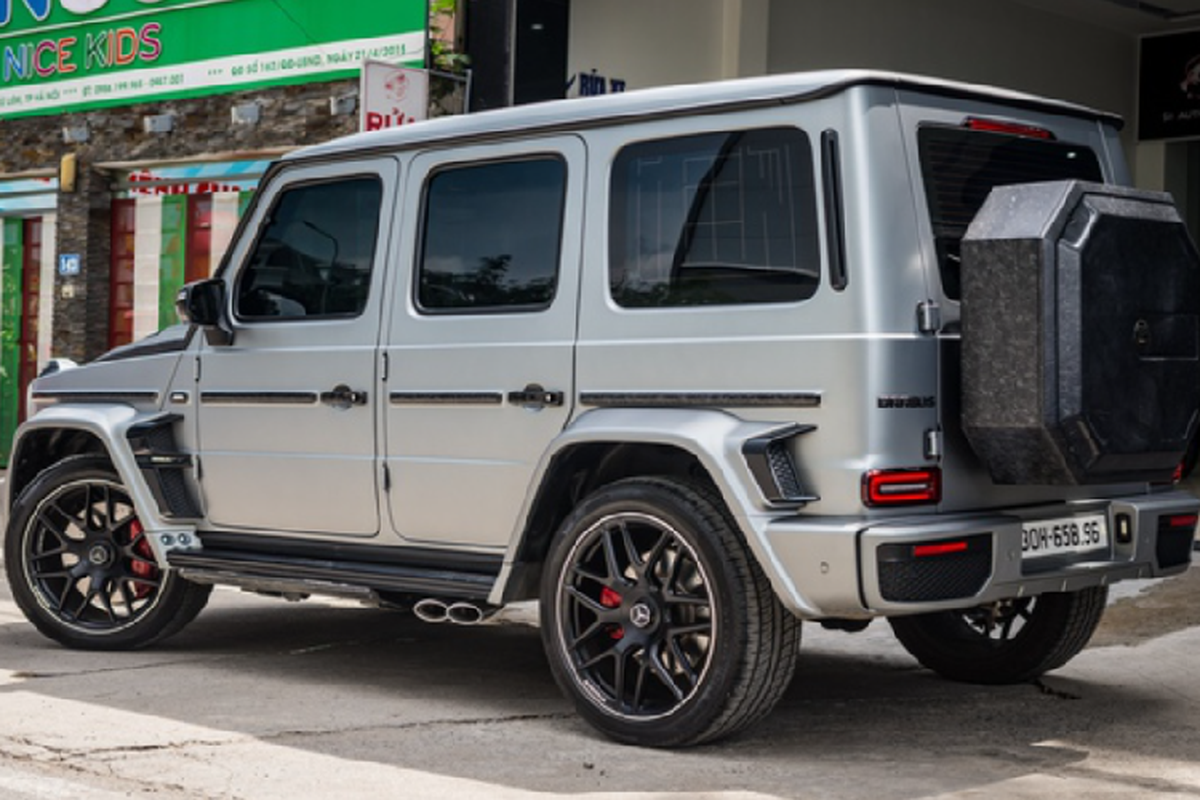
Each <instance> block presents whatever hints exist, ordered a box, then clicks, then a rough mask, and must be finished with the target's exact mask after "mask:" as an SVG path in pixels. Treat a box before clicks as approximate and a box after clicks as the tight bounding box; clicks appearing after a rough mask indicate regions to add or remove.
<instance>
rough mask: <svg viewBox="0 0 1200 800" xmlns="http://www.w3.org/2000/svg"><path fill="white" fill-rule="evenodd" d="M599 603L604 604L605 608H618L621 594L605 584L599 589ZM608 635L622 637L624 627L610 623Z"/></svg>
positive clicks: (616, 637)
mask: <svg viewBox="0 0 1200 800" xmlns="http://www.w3.org/2000/svg"><path fill="white" fill-rule="evenodd" d="M600 605H602V606H604V607H605V608H620V607H621V595H619V594H617V593H616V592H614V591H613V590H612V589H610V588H608V587H607V586H605V587H604V588H603V589H601V590H600ZM608 635H609V636H611V637H612V638H613V639H620V638H623V637H624V636H625V629H624V628H622V627H621V626H620V625H610V626H609V627H608Z"/></svg>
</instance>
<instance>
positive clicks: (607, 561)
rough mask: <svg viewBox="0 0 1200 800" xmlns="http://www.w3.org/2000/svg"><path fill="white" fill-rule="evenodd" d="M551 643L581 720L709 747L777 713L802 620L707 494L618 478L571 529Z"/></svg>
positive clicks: (557, 583) (561, 543)
mask: <svg viewBox="0 0 1200 800" xmlns="http://www.w3.org/2000/svg"><path fill="white" fill-rule="evenodd" d="M541 604H542V620H543V623H542V637H543V642H544V644H545V647H546V652H547V655H548V657H549V660H550V665H551V668H552V670H553V673H554V676H555V679H556V680H557V681H558V683H559V685H560V686H561V687H562V689H563V690H564V692H566V694H567V695H568V696H569V697H570V698H571V699H572V700H573V701H574V702H575V705H576V707H577V708H578V710H579V713H580V714H581V715H582V716H583V717H585V718H586V719H587V720H588V722H590V723H591V724H592V725H594V726H595V727H596V728H598V729H599V730H600V731H602V732H604V733H605V734H607V735H608V736H610V737H612V738H614V739H616V740H618V741H621V742H627V743H631V744H639V745H650V746H681V745H688V744H697V743H699V742H705V741H711V740H713V739H717V738H720V737H723V736H727V735H729V734H732V733H734V732H735V731H738V730H740V729H742V728H744V727H745V726H747V725H749V724H750V723H752V722H754V721H755V720H757V719H759V718H761V717H763V716H765V715H766V714H767V713H768V712H769V711H770V710H771V709H772V708H773V707H774V705H775V704H776V702H777V701H778V699H779V697H780V695H781V694H782V693H783V690H784V689H786V688H787V685H788V683H789V681H790V680H791V676H792V673H793V670H794V669H795V663H796V656H797V650H798V648H799V636H800V623H799V621H798V620H797V619H796V618H795V617H794V616H792V615H791V614H790V613H788V612H787V611H786V610H785V609H784V608H783V607H782V605H780V603H779V601H778V599H777V598H776V597H775V595H774V593H773V591H772V589H771V587H770V584H769V583H768V581H767V578H766V576H765V575H764V574H763V572H762V570H761V569H760V568H759V566H758V564H757V562H755V561H754V559H753V557H752V556H751V555H750V554H749V552H748V551H747V549H746V546H745V544H744V543H743V542H742V540H741V539H740V537H739V536H738V535H737V533H736V531H735V530H734V529H733V527H732V525H731V524H730V523H729V521H728V519H727V517H726V516H725V514H724V512H723V510H722V506H721V504H720V500H719V499H717V498H716V497H715V495H714V494H713V493H712V492H710V491H708V490H706V489H703V488H700V487H696V486H692V485H689V484H684V483H681V482H678V481H675V480H670V479H665V478H643V479H631V480H625V481H620V482H618V483H614V484H612V485H610V486H607V487H605V488H603V489H601V490H599V491H598V492H596V493H595V494H593V495H592V496H591V497H589V498H587V499H586V500H585V501H584V502H583V503H581V504H580V505H579V507H578V508H577V509H576V510H575V511H574V512H573V513H572V514H571V516H570V517H568V519H567V520H566V521H565V522H564V523H563V525H562V527H561V528H560V530H559V533H558V536H557V538H556V540H555V542H554V544H553V546H552V550H551V554H550V557H549V560H548V563H547V564H546V570H545V573H544V577H543V585H542V595H541Z"/></svg>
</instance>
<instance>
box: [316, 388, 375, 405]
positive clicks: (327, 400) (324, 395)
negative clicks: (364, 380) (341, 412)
mask: <svg viewBox="0 0 1200 800" xmlns="http://www.w3.org/2000/svg"><path fill="white" fill-rule="evenodd" d="M321 402H322V403H324V404H325V405H327V406H333V407H334V408H350V407H351V406H365V405H366V404H367V393H366V392H360V391H357V390H355V389H351V388H350V387H349V386H347V385H346V384H344V383H339V384H338V385H337V386H335V387H333V388H332V389H330V390H329V391H328V392H321Z"/></svg>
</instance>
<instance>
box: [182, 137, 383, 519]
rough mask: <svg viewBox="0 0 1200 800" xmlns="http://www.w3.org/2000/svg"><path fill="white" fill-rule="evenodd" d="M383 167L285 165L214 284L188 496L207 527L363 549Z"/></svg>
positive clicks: (374, 401)
mask: <svg viewBox="0 0 1200 800" xmlns="http://www.w3.org/2000/svg"><path fill="white" fill-rule="evenodd" d="M397 172H398V167H397V164H396V162H395V161H394V160H393V159H389V158H379V159H372V160H363V161H359V162H351V163H339V164H336V165H335V164H326V165H316V166H297V167H293V168H289V169H286V170H285V171H283V172H281V173H280V174H279V175H277V176H276V177H275V178H274V179H273V180H271V182H270V183H269V185H268V186H267V187H266V188H265V189H264V194H263V195H262V196H261V197H260V199H259V201H258V205H257V206H256V208H255V211H254V216H253V217H252V218H251V219H250V220H249V225H248V227H247V228H246V230H247V231H248V232H250V233H248V235H247V236H246V237H244V238H243V239H242V240H241V241H239V242H238V243H237V244H236V246H235V248H234V250H233V252H232V254H231V259H230V262H229V267H228V268H227V270H226V272H225V273H224V275H223V277H224V279H225V281H226V288H227V291H228V296H229V298H230V314H231V319H232V325H233V337H234V338H233V342H232V344H229V345H215V346H214V345H210V344H208V343H207V342H206V343H204V344H202V345H201V350H200V354H199V363H198V376H199V377H198V398H197V400H198V413H197V419H198V425H199V431H198V441H199V450H200V468H201V487H202V491H203V496H204V502H205V506H206V513H207V515H208V522H209V524H210V525H211V526H213V527H215V528H226V529H266V530H272V531H280V532H294V533H315V534H344V535H351V536H373V535H375V534H376V533H378V531H379V510H378V484H379V482H378V480H377V461H376V458H377V453H376V422H375V416H376V409H377V407H378V404H379V403H380V401H381V398H380V397H379V396H378V394H377V392H376V389H377V380H378V370H377V365H378V360H379V356H378V350H377V348H378V344H379V330H380V316H381V314H380V310H381V307H382V300H381V294H382V292H383V289H384V285H385V269H384V262H385V253H386V252H387V236H388V230H389V224H390V221H391V219H392V216H393V214H392V209H393V206H394V195H395V191H396V181H397Z"/></svg>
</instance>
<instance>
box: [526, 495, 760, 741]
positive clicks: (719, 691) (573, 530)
mask: <svg viewBox="0 0 1200 800" xmlns="http://www.w3.org/2000/svg"><path fill="white" fill-rule="evenodd" d="M711 510H712V512H713V513H714V514H716V513H718V512H717V510H716V509H711ZM619 513H637V514H644V515H646V516H649V517H652V518H656V519H658V520H661V521H662V523H664V524H665V525H667V526H669V527H670V529H671V530H673V531H674V532H675V533H676V535H678V536H679V537H680V538H681V539H682V540H683V541H684V542H686V543H687V544H688V546H690V547H691V548H692V550H693V552H694V553H695V554H696V556H697V557H698V558H699V559H700V561H701V566H702V567H703V569H704V571H705V573H706V574H707V577H708V580H709V586H708V591H709V597H710V608H711V609H712V611H713V617H714V620H715V623H716V624H715V625H714V627H715V630H716V635H715V637H714V641H715V644H714V646H713V649H712V651H711V652H710V655H709V659H710V660H709V664H708V667H707V670H706V671H705V673H704V675H703V677H702V679H701V685H700V687H699V688H698V689H697V690H696V691H695V692H694V693H693V695H692V696H691V697H689V698H687V699H686V700H685V701H684V703H683V704H682V705H681V706H679V707H677V708H675V709H674V710H672V711H670V712H668V713H667V714H665V715H663V716H659V717H654V718H651V719H647V720H644V721H635V720H632V719H630V718H628V717H617V716H615V715H613V714H611V713H610V712H609V711H607V710H605V709H603V708H600V707H598V706H597V705H595V704H593V703H592V702H591V701H590V700H589V699H588V698H587V695H586V692H585V691H584V690H583V688H582V687H581V686H580V684H579V683H578V681H577V679H576V677H575V671H574V667H573V665H572V663H571V655H570V654H569V653H568V652H566V646H565V644H564V642H563V640H562V635H563V634H562V623H561V621H560V618H559V614H560V608H559V604H560V602H561V592H560V590H561V584H562V580H563V572H564V570H565V569H566V566H567V558H568V556H570V555H571V553H572V552H573V550H574V547H575V545H576V543H577V541H578V539H579V538H580V537H581V536H582V535H583V534H584V533H585V532H587V531H588V530H590V529H591V528H592V526H593V525H595V524H597V523H598V522H600V521H601V520H603V519H604V518H605V517H608V516H612V515H614V514H619ZM710 528H711V525H709V524H708V523H706V522H705V519H704V513H703V512H702V511H701V510H699V509H698V508H697V507H695V506H694V505H693V504H691V503H688V502H686V501H685V500H684V499H683V498H682V497H679V496H678V495H676V494H675V493H673V492H671V491H669V490H667V489H666V488H665V484H660V483H658V482H655V481H649V480H628V481H621V482H618V483H615V484H612V485H610V486H608V487H606V488H604V489H601V490H599V491H597V492H596V493H595V494H593V495H591V496H590V497H588V498H587V499H585V500H584V501H583V502H582V503H581V504H580V505H579V506H577V507H576V509H575V510H574V511H573V512H572V513H571V514H570V515H569V516H568V517H567V519H566V520H564V522H563V523H562V525H561V526H560V527H559V530H558V532H557V534H556V535H555V538H554V541H553V542H552V544H551V549H550V554H549V558H548V559H547V562H546V567H545V570H544V571H543V574H542V586H541V595H540V604H541V615H542V626H541V632H542V641H543V645H544V646H545V649H546V653H547V656H548V660H549V662H550V667H551V671H552V673H553V675H554V678H555V680H556V682H557V683H558V684H559V686H560V688H561V689H562V690H563V691H564V692H565V693H566V694H567V695H568V696H569V697H570V698H571V699H572V700H573V701H574V703H575V706H576V708H577V710H578V711H579V713H580V715H581V716H583V717H584V718H585V719H587V721H588V722H589V723H591V724H592V725H593V726H595V727H596V728H598V729H599V730H601V731H603V732H604V733H605V734H607V735H608V736H610V737H612V738H614V739H617V740H618V741H622V742H626V743H630V744H640V745H654V746H670V745H672V744H676V743H682V742H687V741H689V740H691V739H693V738H694V737H695V736H696V735H697V734H698V733H699V732H700V731H704V730H706V729H707V728H708V727H709V726H710V725H711V724H712V722H713V720H714V719H715V718H716V717H717V716H719V714H720V713H721V709H722V706H723V702H724V699H725V698H726V697H727V696H728V694H729V693H730V691H731V689H732V687H733V685H734V684H735V682H736V680H737V672H738V669H739V665H740V657H739V656H740V654H741V652H742V651H743V649H744V642H745V638H746V630H747V610H746V595H745V590H744V587H742V586H741V585H740V584H741V582H740V580H739V578H738V576H737V573H736V572H735V571H734V569H733V568H732V565H731V563H730V560H729V558H728V557H727V554H726V552H725V548H724V546H723V545H722V542H721V541H720V539H719V534H718V533H716V532H714V531H712V530H711V529H710Z"/></svg>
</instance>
